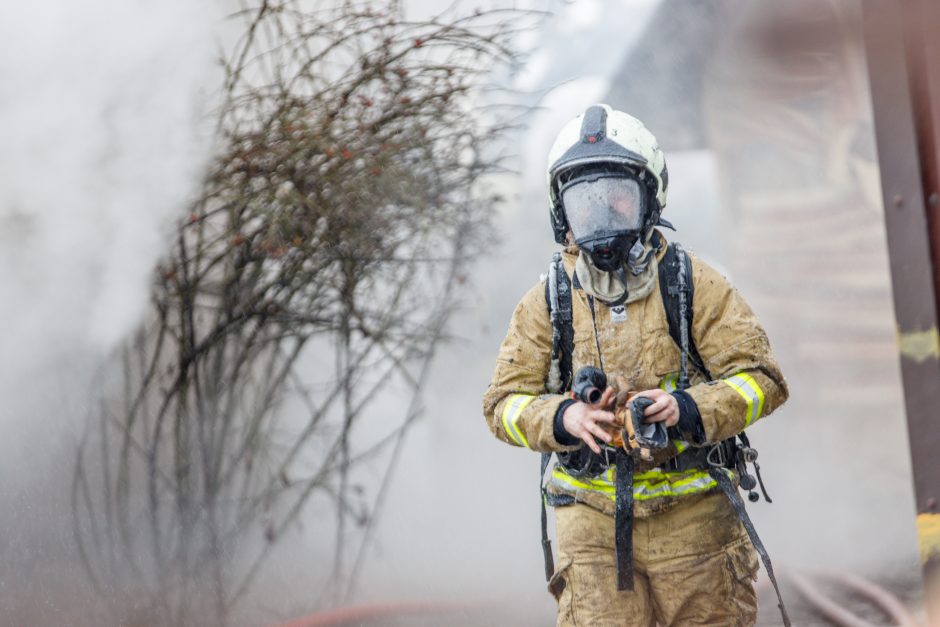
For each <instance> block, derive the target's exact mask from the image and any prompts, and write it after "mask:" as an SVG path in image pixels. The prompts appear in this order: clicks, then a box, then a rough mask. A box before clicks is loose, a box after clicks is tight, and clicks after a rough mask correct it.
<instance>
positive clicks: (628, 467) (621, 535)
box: [614, 449, 633, 591]
mask: <svg viewBox="0 0 940 627" xmlns="http://www.w3.org/2000/svg"><path fill="white" fill-rule="evenodd" d="M615 460H616V461H615V463H616V466H617V478H616V484H615V485H616V489H617V491H616V501H615V503H616V505H615V513H614V547H615V551H616V554H617V590H630V591H632V590H633V457H631V456H630V454H629V453H627V452H626V451H625V450H623V449H617V453H616V457H615Z"/></svg>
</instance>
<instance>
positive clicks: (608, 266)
mask: <svg viewBox="0 0 940 627" xmlns="http://www.w3.org/2000/svg"><path fill="white" fill-rule="evenodd" d="M639 239H640V233H639V231H620V232H617V233H610V234H603V233H602V234H599V236H594V237H590V238H584V239H583V240H580V241H579V240H576V241H575V243H576V244H577V245H578V248H580V249H581V250H582V251H584V252H585V253H587V254H588V255H589V256H590V257H591V264H592V265H593V266H594V267H595V268H597V269H598V270H600V271H602V272H615V271H617V270H621V269H623V267H624V266H625V265H626V263H627V261H628V260H629V258H630V250H631V249H632V248H633V246H634V244H636V243H637V241H639Z"/></svg>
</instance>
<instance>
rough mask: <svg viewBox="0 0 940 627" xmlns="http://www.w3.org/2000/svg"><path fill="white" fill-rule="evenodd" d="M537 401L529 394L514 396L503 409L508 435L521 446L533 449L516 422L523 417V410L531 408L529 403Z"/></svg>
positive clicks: (504, 425) (504, 423)
mask: <svg viewBox="0 0 940 627" xmlns="http://www.w3.org/2000/svg"><path fill="white" fill-rule="evenodd" d="M534 400H535V397H534V396H530V395H528V394H513V395H512V396H510V397H509V399H508V400H507V402H506V406H505V407H504V408H503V427H505V429H506V435H508V436H509V437H510V438H512V439H513V440H514V441H515V442H516V444H518V445H519V446H524V447H526V448H532V447H531V446H529V442H528V441H527V440H526V439H525V436H524V435H522V431H521V430H520V429H519V426H518V425H517V424H516V422H517V421H518V420H519V416H521V415H522V410H523V409H525V408H526V407H528V406H529V403H531V402H532V401H534Z"/></svg>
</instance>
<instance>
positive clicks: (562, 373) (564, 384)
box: [545, 253, 574, 394]
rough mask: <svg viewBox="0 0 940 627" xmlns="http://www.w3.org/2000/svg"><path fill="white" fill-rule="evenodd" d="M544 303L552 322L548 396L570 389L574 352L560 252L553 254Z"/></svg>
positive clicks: (568, 283) (568, 284) (568, 286)
mask: <svg viewBox="0 0 940 627" xmlns="http://www.w3.org/2000/svg"><path fill="white" fill-rule="evenodd" d="M545 302H546V304H547V305H548V313H549V318H550V319H551V322H552V361H551V366H550V368H549V373H548V381H547V382H546V388H547V389H548V391H549V393H551V394H558V393H560V392H564V391H565V390H567V389H569V388H570V387H571V375H572V372H571V368H572V365H571V355H572V353H573V352H574V326H573V325H572V322H571V320H572V318H571V281H570V280H569V279H568V274H567V273H566V272H565V266H564V264H563V263H562V260H561V253H555V254H554V255H552V263H551V265H550V266H549V267H548V279H547V280H546V281H545Z"/></svg>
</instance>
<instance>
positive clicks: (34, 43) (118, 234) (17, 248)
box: [0, 0, 224, 624]
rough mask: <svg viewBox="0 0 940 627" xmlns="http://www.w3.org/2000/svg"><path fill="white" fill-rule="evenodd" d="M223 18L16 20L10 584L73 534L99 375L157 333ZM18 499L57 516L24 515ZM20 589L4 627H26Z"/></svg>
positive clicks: (5, 221)
mask: <svg viewBox="0 0 940 627" xmlns="http://www.w3.org/2000/svg"><path fill="white" fill-rule="evenodd" d="M223 9H224V7H223V6H222V5H221V4H220V3H204V2H192V1H191V0H160V1H157V0H149V1H144V0H91V1H86V2H72V1H70V0H52V1H47V2H36V3H31V2H6V3H2V4H0V329H2V331H0V398H2V399H3V400H2V408H0V429H2V433H3V436H2V437H0V476H2V477H3V479H4V480H3V481H2V482H0V511H2V514H0V527H2V528H3V531H2V532H0V553H2V554H3V555H5V558H4V561H5V562H6V564H5V566H6V567H7V568H6V569H3V570H11V569H14V568H15V567H16V564H15V562H16V560H22V562H21V564H22V563H25V562H27V561H28V560H29V559H30V558H31V555H33V553H35V554H37V555H38V554H41V553H42V550H40V549H39V546H40V545H47V546H48V542H46V540H47V538H45V537H44V538H42V539H41V540H42V541H39V540H40V538H38V537H37V536H38V535H39V534H40V533H41V532H40V531H39V530H38V529H36V528H35V526H36V522H37V519H38V518H40V517H44V518H42V520H43V521H44V524H45V521H48V520H49V519H50V518H58V517H60V516H61V520H64V521H65V522H64V523H57V524H59V525H60V526H61V525H67V524H68V518H67V516H68V514H67V510H66V511H61V509H62V507H61V504H62V503H63V502H64V503H67V495H68V490H69V476H68V474H67V473H68V469H69V467H70V465H71V463H72V462H73V461H74V459H73V458H74V453H75V451H74V441H75V440H76V437H77V436H76V433H77V431H78V428H79V427H80V425H81V422H79V421H78V420H77V419H79V418H83V417H84V416H83V406H86V405H87V398H88V394H89V393H90V391H91V390H90V389H89V386H90V381H91V377H92V375H91V373H92V372H93V371H94V370H95V369H96V368H97V367H98V365H99V364H100V363H101V362H102V360H103V359H104V358H105V357H106V356H107V355H108V354H109V353H110V352H111V351H113V349H114V348H115V347H116V346H117V345H118V343H119V342H120V341H121V340H122V338H125V337H126V336H127V335H128V334H129V332H130V331H131V330H132V329H133V328H134V327H135V325H137V324H138V323H139V322H140V321H141V320H142V318H143V316H144V314H145V311H146V308H147V305H148V289H149V285H150V282H151V278H152V272H153V269H154V267H155V265H156V261H157V259H158V258H159V257H160V255H161V254H162V252H163V251H164V250H165V248H166V247H167V246H168V245H170V244H171V242H172V239H171V231H172V226H173V224H174V220H175V219H176V218H178V217H180V216H183V215H185V211H186V206H187V203H188V202H189V200H190V199H191V198H192V197H193V194H194V192H195V190H196V188H197V185H198V183H199V180H200V177H201V175H202V173H203V171H204V168H205V165H206V163H207V161H208V159H209V157H210V153H211V146H210V143H211V133H212V127H211V125H208V124H206V122H207V120H208V115H209V113H210V111H211V107H212V104H213V103H212V97H213V95H214V94H216V93H217V90H218V86H219V85H220V83H221V80H222V76H221V70H220V67H219V65H218V64H217V63H216V57H217V53H218V50H219V47H220V43H222V42H220V39H221V38H222V33H221V32H220V30H219V29H220V26H221V25H222V22H223V19H222V18H223V17H224V16H223ZM38 477H42V479H41V480H40V479H39V478H38ZM37 482H38V483H37ZM24 495H25V496H24ZM11 498H16V499H18V500H22V499H28V500H27V502H30V503H33V504H35V503H42V504H43V506H42V507H40V508H39V509H36V508H34V507H29V508H26V509H27V510H28V511H16V509H15V508H11V507H10V499H11ZM21 510H22V508H21ZM50 510H52V511H54V512H55V513H54V514H52V515H50ZM50 524H51V523H50ZM30 543H33V544H32V545H29V544H30ZM27 545H28V546H27ZM11 551H12V552H11ZM31 551H32V552H31ZM11 562H12V564H11ZM4 575H5V573H2V572H0V589H2V590H6V594H4V595H3V596H4V597H9V598H5V599H4V598H0V608H2V610H0V617H2V618H8V617H9V614H7V613H6V612H13V616H14V617H15V616H19V615H18V614H16V611H17V610H16V604H15V603H14V602H13V601H12V600H11V599H14V595H13V593H11V592H10V589H9V585H7V584H11V583H12V584H14V585H15V577H13V578H10V577H9V574H8V573H7V574H6V577H7V579H6V581H4V580H3V578H4ZM43 602H44V603H46V604H47V605H48V604H51V602H50V601H49V599H44V600H43ZM23 603H25V602H23ZM24 611H25V610H24ZM30 616H31V617H32V615H30ZM30 620H36V618H35V617H32V618H31V619H30ZM44 620H45V619H44ZM0 622H2V621H0ZM20 624H26V623H20ZM46 624H51V623H46Z"/></svg>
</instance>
